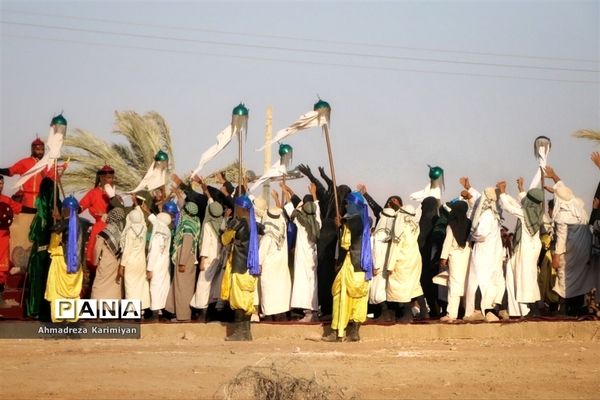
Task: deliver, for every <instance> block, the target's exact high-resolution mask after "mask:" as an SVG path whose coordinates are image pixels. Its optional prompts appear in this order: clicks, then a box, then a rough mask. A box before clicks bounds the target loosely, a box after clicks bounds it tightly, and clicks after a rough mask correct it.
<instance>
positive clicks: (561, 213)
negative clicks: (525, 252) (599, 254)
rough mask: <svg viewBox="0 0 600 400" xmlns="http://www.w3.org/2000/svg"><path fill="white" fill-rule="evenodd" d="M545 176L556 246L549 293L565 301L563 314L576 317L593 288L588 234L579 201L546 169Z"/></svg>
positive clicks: (549, 168) (581, 202) (554, 173)
mask: <svg viewBox="0 0 600 400" xmlns="http://www.w3.org/2000/svg"><path fill="white" fill-rule="evenodd" d="M545 175H546V176H547V177H548V178H550V179H552V180H554V182H555V184H554V186H553V188H552V189H553V191H554V209H553V212H552V220H553V223H554V232H555V235H556V244H555V247H554V254H553V256H552V266H553V268H555V269H556V272H557V279H556V283H555V285H554V288H553V290H554V291H555V292H556V293H557V294H558V295H559V296H560V297H561V298H563V299H565V305H566V313H567V315H570V316H580V315H581V314H582V313H583V307H584V304H583V302H584V295H585V294H586V293H588V292H589V291H591V290H592V289H593V288H594V286H595V283H596V282H595V279H594V278H595V274H596V271H594V270H593V268H592V264H591V260H590V258H591V251H592V234H591V231H590V228H589V225H588V215H587V213H586V212H585V209H584V206H583V201H582V200H581V199H579V198H577V197H575V195H574V194H573V191H572V190H571V189H570V188H569V187H567V186H566V185H565V184H564V182H563V181H562V180H560V178H559V177H558V175H556V172H554V170H553V169H552V168H551V167H549V166H548V167H546V169H545Z"/></svg>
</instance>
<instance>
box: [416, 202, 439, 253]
mask: <svg viewBox="0 0 600 400" xmlns="http://www.w3.org/2000/svg"><path fill="white" fill-rule="evenodd" d="M437 216H438V200H437V199H436V198H435V197H426V198H425V199H423V202H422V203H421V219H420V220H419V239H418V241H419V247H420V248H423V246H425V242H426V241H427V237H428V236H429V234H430V233H431V231H432V230H433V223H434V219H435V218H436V217H437Z"/></svg>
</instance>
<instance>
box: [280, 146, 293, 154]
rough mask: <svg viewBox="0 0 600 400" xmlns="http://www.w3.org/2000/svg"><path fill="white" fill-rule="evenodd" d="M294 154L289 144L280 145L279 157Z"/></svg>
mask: <svg viewBox="0 0 600 400" xmlns="http://www.w3.org/2000/svg"><path fill="white" fill-rule="evenodd" d="M292 152H293V149H292V146H290V145H289V144H280V145H279V155H280V156H281V157H283V156H285V155H286V154H291V153H292Z"/></svg>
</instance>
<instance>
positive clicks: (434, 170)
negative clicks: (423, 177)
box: [428, 165, 444, 180]
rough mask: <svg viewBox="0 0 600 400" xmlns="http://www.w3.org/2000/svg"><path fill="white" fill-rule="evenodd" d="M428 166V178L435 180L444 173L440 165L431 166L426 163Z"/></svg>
mask: <svg viewBox="0 0 600 400" xmlns="http://www.w3.org/2000/svg"><path fill="white" fill-rule="evenodd" d="M428 167H429V179H433V180H436V179H438V178H440V177H441V176H442V175H444V170H443V169H442V168H441V167H437V166H436V167H432V166H431V165H428Z"/></svg>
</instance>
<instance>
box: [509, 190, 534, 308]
mask: <svg viewBox="0 0 600 400" xmlns="http://www.w3.org/2000/svg"><path fill="white" fill-rule="evenodd" d="M526 195H527V194H526V193H525V192H522V193H519V200H521V199H523V198H524V197H525V196H526ZM500 206H501V207H502V209H503V210H505V211H506V212H508V213H510V214H512V215H514V216H515V217H517V218H518V219H519V220H520V221H521V226H522V230H521V232H522V233H521V242H520V243H519V244H517V246H516V248H515V254H514V259H513V260H514V271H515V277H514V278H515V299H516V300H517V302H519V303H528V304H529V303H535V302H536V301H538V300H540V299H541V295H540V287H539V285H538V268H537V264H538V259H539V257H540V251H541V250H542V242H541V240H540V233H539V232H536V233H535V234H533V235H531V234H530V233H529V231H528V230H527V226H526V223H525V215H524V213H523V209H522V208H521V204H520V202H517V201H516V200H515V199H513V198H512V197H510V196H509V195H508V194H506V193H502V194H501V195H500Z"/></svg>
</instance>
